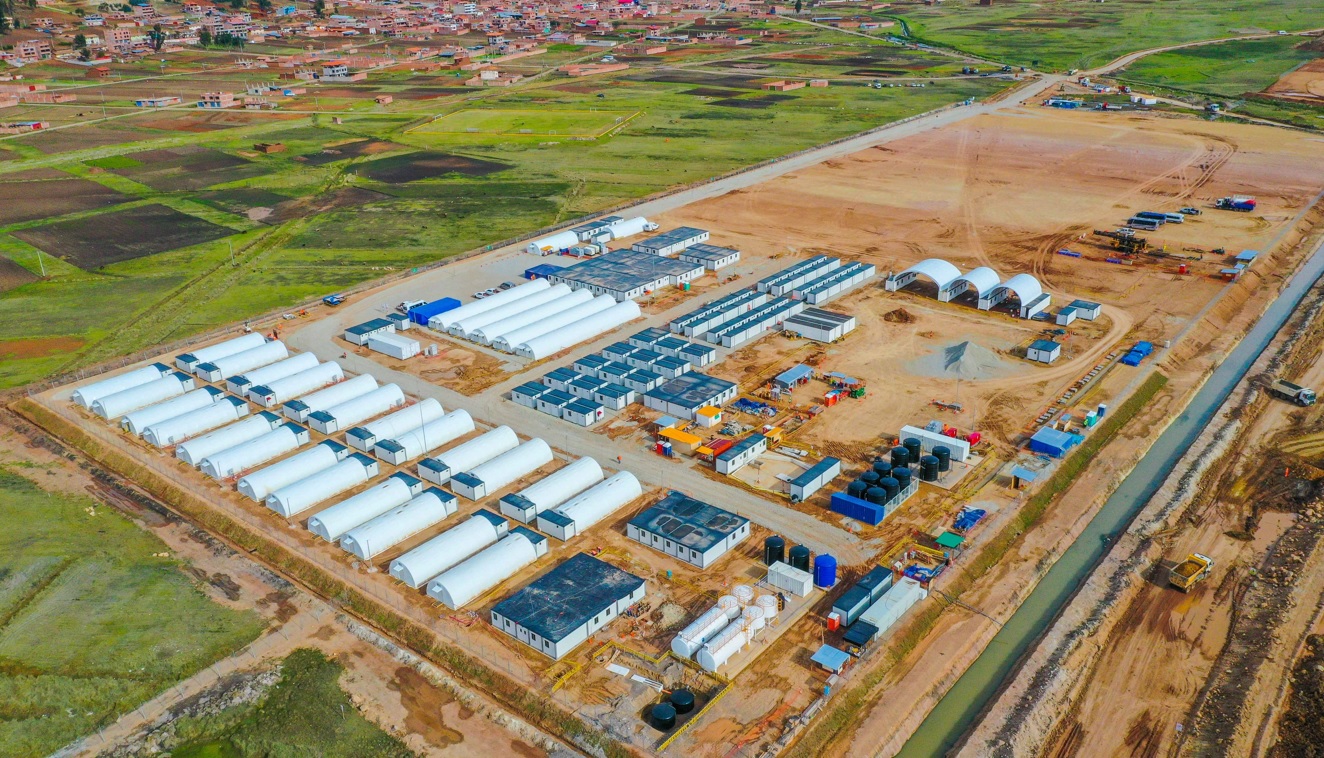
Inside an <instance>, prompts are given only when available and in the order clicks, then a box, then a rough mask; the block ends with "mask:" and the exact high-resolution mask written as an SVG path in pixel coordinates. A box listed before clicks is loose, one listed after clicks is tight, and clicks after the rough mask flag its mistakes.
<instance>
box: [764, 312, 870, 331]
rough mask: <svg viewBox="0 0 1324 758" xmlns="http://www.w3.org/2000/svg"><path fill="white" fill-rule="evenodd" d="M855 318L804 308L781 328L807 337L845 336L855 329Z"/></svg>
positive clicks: (783, 323)
mask: <svg viewBox="0 0 1324 758" xmlns="http://www.w3.org/2000/svg"><path fill="white" fill-rule="evenodd" d="M855 324H856V322H855V317H854V316H848V315H846V314H844V313H837V312H835V311H826V310H823V309H822V308H805V309H804V310H803V311H800V312H799V313H797V314H795V315H794V316H791V317H790V318H788V319H786V320H785V321H783V322H782V328H783V329H787V330H791V331H796V332H800V333H801V334H805V335H807V336H813V335H820V334H833V333H837V332H840V333H841V334H845V333H847V332H850V331H853V330H854V329H855Z"/></svg>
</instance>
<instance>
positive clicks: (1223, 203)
mask: <svg viewBox="0 0 1324 758" xmlns="http://www.w3.org/2000/svg"><path fill="white" fill-rule="evenodd" d="M1214 207H1215V208H1219V209H1221V210H1225V211H1239V212H1241V213H1250V212H1251V211H1253V210H1255V198H1253V197H1247V196H1246V195H1232V196H1231V197H1220V198H1219V199H1218V201H1217V202H1216V203H1214Z"/></svg>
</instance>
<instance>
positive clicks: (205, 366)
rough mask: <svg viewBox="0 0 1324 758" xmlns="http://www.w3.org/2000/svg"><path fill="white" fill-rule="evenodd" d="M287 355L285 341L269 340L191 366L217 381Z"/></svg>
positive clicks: (212, 380)
mask: <svg viewBox="0 0 1324 758" xmlns="http://www.w3.org/2000/svg"><path fill="white" fill-rule="evenodd" d="M288 357H290V351H289V350H288V349H287V348H286V347H285V343H284V342H281V341H280V340H271V341H270V342H266V343H263V344H261V345H258V346H257V347H251V348H249V349H247V350H244V351H243V352H239V353H235V354H234V355H227V356H225V357H223V358H217V359H216V360H214V361H208V362H207V363H199V364H198V365H197V366H194V367H193V373H195V374H197V375H198V376H199V377H201V378H202V379H205V380H207V381H209V382H219V381H221V380H222V379H224V378H226V377H230V376H235V375H237V374H242V373H244V372H245V371H251V370H252V369H255V368H261V367H262V366H266V365H269V364H272V363H275V362H276V361H281V360H285V359H286V358H288Z"/></svg>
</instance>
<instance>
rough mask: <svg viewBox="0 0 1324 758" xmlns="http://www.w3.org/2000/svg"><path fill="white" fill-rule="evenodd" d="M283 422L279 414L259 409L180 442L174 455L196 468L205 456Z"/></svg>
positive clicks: (237, 443) (258, 434) (256, 435)
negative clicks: (227, 424)
mask: <svg viewBox="0 0 1324 758" xmlns="http://www.w3.org/2000/svg"><path fill="white" fill-rule="evenodd" d="M283 423H285V419H283V418H281V417H280V416H277V415H276V414H274V413H270V412H267V411H261V412H260V413H258V414H257V415H255V416H251V417H249V418H246V419H243V420H242V421H238V422H235V423H233V424H230V425H229V426H224V427H221V428H220V429H217V430H216V431H214V432H209V433H207V434H204V435H202V436H201V437H196V438H194V439H191V440H188V441H187V442H183V443H180V445H179V446H178V447H176V448H175V457H176V458H178V459H180V460H181V461H183V462H185V463H187V464H188V465H190V466H193V467H195V468H196V467H197V466H200V465H202V461H203V460H204V459H206V458H207V456H210V455H213V454H215V453H219V452H221V451H222V450H226V449H229V448H232V447H234V446H235V445H241V444H243V443H245V442H248V441H249V440H255V439H257V438H258V437H261V436H262V435H264V434H266V433H267V432H269V431H271V430H272V429H275V428H276V427H278V426H280V425H281V424H283Z"/></svg>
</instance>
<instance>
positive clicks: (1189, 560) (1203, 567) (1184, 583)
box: [1168, 553, 1214, 592]
mask: <svg viewBox="0 0 1324 758" xmlns="http://www.w3.org/2000/svg"><path fill="white" fill-rule="evenodd" d="M1213 569H1214V559H1213V558H1210V557H1209V556H1207V555H1204V554H1201V553H1191V554H1190V555H1188V556H1186V560H1184V561H1182V562H1181V563H1178V564H1177V565H1176V566H1173V567H1172V572H1171V573H1170V574H1168V584H1171V585H1172V586H1173V587H1176V588H1177V589H1179V590H1181V591H1182V592H1189V591H1190V589H1191V588H1192V587H1194V586H1195V585H1197V584H1199V583H1200V582H1202V581H1204V580H1205V579H1207V578H1209V572H1211V571H1213Z"/></svg>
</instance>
